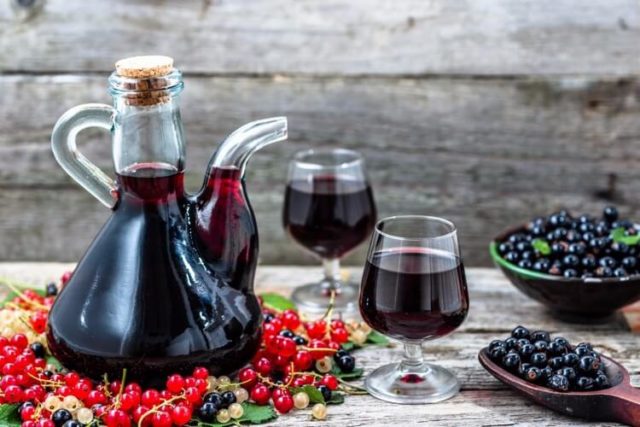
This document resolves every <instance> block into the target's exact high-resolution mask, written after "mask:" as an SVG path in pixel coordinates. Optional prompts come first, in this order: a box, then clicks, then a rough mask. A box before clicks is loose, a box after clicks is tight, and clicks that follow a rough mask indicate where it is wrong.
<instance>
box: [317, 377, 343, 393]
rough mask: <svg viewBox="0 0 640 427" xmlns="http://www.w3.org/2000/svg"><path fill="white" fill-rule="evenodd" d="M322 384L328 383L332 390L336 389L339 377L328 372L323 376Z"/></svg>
mask: <svg viewBox="0 0 640 427" xmlns="http://www.w3.org/2000/svg"><path fill="white" fill-rule="evenodd" d="M320 384H321V385H326V386H327V387H328V388H329V390H331V391H333V390H336V389H337V388H338V385H339V383H338V379H337V378H336V377H334V376H333V375H331V374H326V375H325V376H324V377H322V379H321V380H320Z"/></svg>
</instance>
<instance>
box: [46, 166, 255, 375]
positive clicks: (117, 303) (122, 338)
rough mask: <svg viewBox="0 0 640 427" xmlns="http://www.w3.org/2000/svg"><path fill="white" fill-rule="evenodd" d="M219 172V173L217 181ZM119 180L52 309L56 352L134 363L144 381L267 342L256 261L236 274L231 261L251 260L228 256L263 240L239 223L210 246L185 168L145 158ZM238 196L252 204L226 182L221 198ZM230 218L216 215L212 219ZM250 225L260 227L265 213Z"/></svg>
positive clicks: (96, 367) (67, 359)
mask: <svg viewBox="0 0 640 427" xmlns="http://www.w3.org/2000/svg"><path fill="white" fill-rule="evenodd" d="M218 178H219V177H217V176H213V175H212V177H211V181H214V180H216V179H218ZM117 181H118V185H119V201H118V204H117V205H116V207H115V209H114V211H113V214H112V215H111V217H110V218H109V220H108V221H107V223H106V224H105V225H104V227H103V228H102V230H101V231H100V233H99V234H98V236H97V237H96V238H95V240H94V242H93V243H92V245H91V246H90V247H89V249H88V250H87V252H86V254H85V256H84V257H83V259H82V260H81V262H80V263H79V264H78V266H77V268H76V270H75V271H74V273H73V275H72V277H71V279H70V281H69V283H68V284H67V285H66V287H65V288H64V290H63V291H62V292H61V293H60V295H59V296H58V300H57V302H56V304H55V305H54V307H53V309H52V311H51V314H50V318H49V330H48V338H49V343H50V347H51V350H52V352H53V354H54V355H55V356H56V357H57V358H58V359H59V360H60V361H61V362H62V364H63V365H64V366H66V367H67V368H70V369H74V370H77V371H79V372H82V373H84V374H87V375H89V376H93V377H95V378H99V377H100V376H101V375H102V374H104V373H108V374H109V375H110V377H112V378H119V377H120V376H121V375H122V369H123V368H125V367H127V368H128V376H129V377H130V378H136V379H140V380H142V381H144V380H148V379H150V378H153V377H158V376H159V375H162V374H170V373H173V372H183V373H188V372H191V371H192V370H193V368H194V367H196V366H206V367H208V368H209V369H210V370H211V371H212V372H213V373H214V374H221V373H230V372H232V371H235V370H237V369H239V368H240V367H241V366H243V365H244V364H246V363H247V362H248V361H249V360H250V358H251V357H252V356H253V354H254V353H255V351H256V350H257V348H258V346H259V345H260V331H259V322H257V321H256V319H259V318H260V307H259V304H258V301H257V299H256V297H255V296H254V295H253V294H252V293H251V292H250V291H248V289H250V288H251V286H250V284H249V283H245V282H243V281H246V280H249V279H251V280H253V271H246V270H247V269H245V271H244V273H243V274H241V275H240V276H239V277H230V275H229V274H228V273H229V271H232V270H234V268H237V267H238V265H237V263H241V262H243V261H242V257H241V256H239V257H230V258H225V256H227V255H229V254H232V252H233V250H235V249H237V248H245V249H244V250H245V251H246V250H253V247H252V245H254V246H256V248H255V250H257V242H252V241H251V235H248V236H247V235H246V234H247V233H246V232H239V233H238V235H236V236H235V237H236V240H235V241H234V242H228V243H227V246H224V245H223V246H222V247H221V248H218V249H216V248H213V249H211V250H209V251H208V252H207V251H206V250H204V249H205V248H206V245H205V243H203V242H202V241H201V239H200V237H198V236H197V234H198V233H192V232H191V231H190V230H192V229H193V226H192V225H191V223H193V222H197V221H198V215H197V212H198V211H197V209H196V206H195V204H196V202H195V201H194V199H192V198H189V197H187V196H186V195H185V193H184V186H183V181H184V176H183V173H182V172H178V171H176V170H175V169H169V168H162V167H158V166H153V167H146V168H138V169H135V170H130V171H127V172H126V173H125V174H122V175H119V176H118V178H117ZM236 181H237V182H236V183H235V184H234V185H233V186H230V187H233V188H242V184H241V181H240V179H239V174H238V175H236ZM209 185H211V186H214V185H223V186H224V184H221V183H219V182H217V183H211V182H210V183H209ZM243 200H244V199H243ZM232 201H234V203H238V204H239V205H240V206H236V207H229V208H228V209H227V210H226V211H227V212H234V211H235V212H237V211H241V210H243V209H244V210H247V209H250V208H249V206H248V204H242V203H240V202H241V201H242V200H241V201H240V202H239V201H238V200H236V199H235V198H233V197H229V196H227V193H225V192H224V190H223V191H221V192H220V193H219V194H218V199H217V202H216V203H231V202H232ZM211 220H213V221H216V220H219V221H230V219H229V218H226V217H225V218H218V219H216V218H213V219H211ZM230 227H231V226H230V225H229V224H226V225H225V224H215V225H214V226H213V227H212V229H213V230H229V229H230ZM248 228H249V229H250V232H249V234H251V230H255V223H254V222H251V224H249V227H248ZM196 229H197V228H196ZM229 234H231V232H228V233H227V235H220V236H219V237H220V238H228V235H229ZM242 239H245V240H246V241H240V240H242ZM247 239H248V240H247ZM254 243H256V244H254ZM228 247H231V248H232V249H231V250H229V249H228ZM246 248H250V249H246ZM219 249H221V250H222V252H221V253H217V252H216V250H219ZM201 252H206V253H207V256H206V257H205V256H203V254H202V253H201ZM241 252H242V251H241ZM204 258H207V259H204ZM232 265H233V267H234V268H231V266H232ZM240 270H242V268H240ZM98 282H99V283H100V285H99V286H97V285H96V283H98ZM78 311H79V312H80V313H81V317H80V324H79V325H78V324H77V323H78ZM86 348H91V349H92V351H91V352H89V351H86V350H85V349H86Z"/></svg>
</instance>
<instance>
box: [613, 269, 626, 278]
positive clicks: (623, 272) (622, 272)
mask: <svg viewBox="0 0 640 427" xmlns="http://www.w3.org/2000/svg"><path fill="white" fill-rule="evenodd" d="M613 275H614V276H615V277H627V276H628V275H629V274H628V273H627V270H625V269H624V268H622V267H618V268H616V269H615V270H613Z"/></svg>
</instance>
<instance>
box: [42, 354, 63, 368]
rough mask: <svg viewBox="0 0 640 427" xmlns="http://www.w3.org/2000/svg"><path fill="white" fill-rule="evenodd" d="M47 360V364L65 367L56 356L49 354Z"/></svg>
mask: <svg viewBox="0 0 640 427" xmlns="http://www.w3.org/2000/svg"><path fill="white" fill-rule="evenodd" d="M46 361H47V365H49V364H51V365H53V366H55V367H56V368H58V369H60V368H62V367H63V366H62V363H60V361H59V360H58V359H56V358H55V357H53V356H52V355H50V354H47V357H46Z"/></svg>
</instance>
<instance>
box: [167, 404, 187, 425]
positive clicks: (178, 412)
mask: <svg viewBox="0 0 640 427" xmlns="http://www.w3.org/2000/svg"><path fill="white" fill-rule="evenodd" d="M171 420H172V421H173V424H175V425H177V426H182V425H185V424H186V423H188V422H189V420H191V408H189V407H188V406H187V405H177V406H175V407H174V408H173V410H172V411H171Z"/></svg>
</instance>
